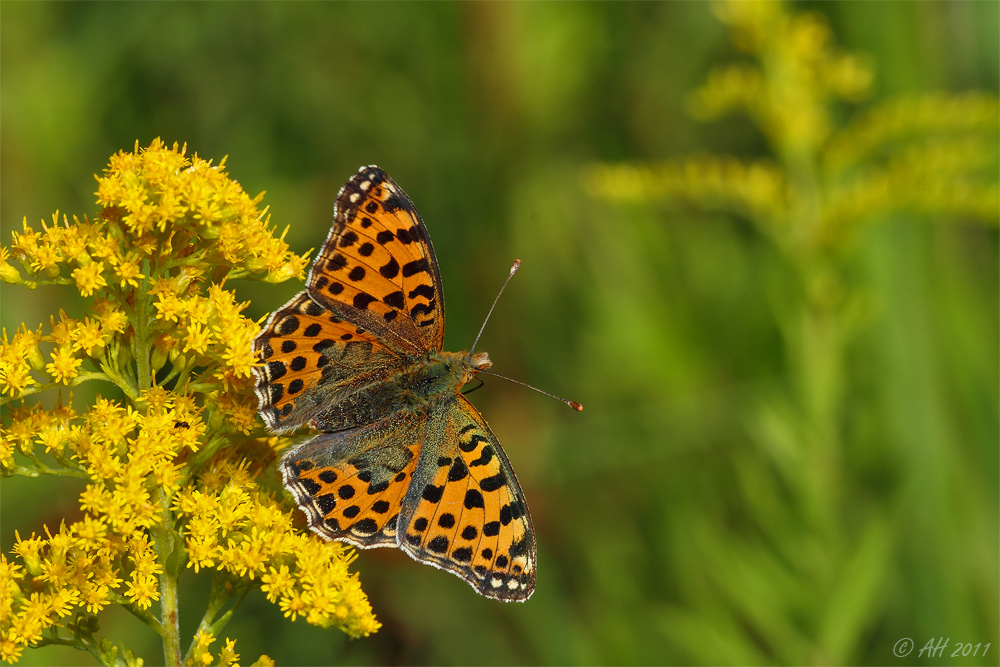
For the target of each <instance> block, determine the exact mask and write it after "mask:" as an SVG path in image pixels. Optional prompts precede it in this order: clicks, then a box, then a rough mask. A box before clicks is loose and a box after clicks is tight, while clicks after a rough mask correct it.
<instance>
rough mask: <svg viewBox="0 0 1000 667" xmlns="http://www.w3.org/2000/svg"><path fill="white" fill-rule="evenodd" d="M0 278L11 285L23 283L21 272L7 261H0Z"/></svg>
mask: <svg viewBox="0 0 1000 667" xmlns="http://www.w3.org/2000/svg"><path fill="white" fill-rule="evenodd" d="M0 280H2V281H3V282H5V283H9V284H11V285H21V284H22V283H24V278H22V277H21V272H20V271H18V270H17V269H16V268H14V267H13V266H11V265H10V264H8V263H7V262H0Z"/></svg>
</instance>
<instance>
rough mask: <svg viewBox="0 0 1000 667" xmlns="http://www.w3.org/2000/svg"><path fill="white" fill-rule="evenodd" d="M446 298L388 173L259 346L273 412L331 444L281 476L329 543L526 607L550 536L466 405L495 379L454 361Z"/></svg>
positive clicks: (265, 407) (427, 243)
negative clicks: (383, 553)
mask: <svg viewBox="0 0 1000 667" xmlns="http://www.w3.org/2000/svg"><path fill="white" fill-rule="evenodd" d="M443 342H444V294H443V292H442V287H441V276H440V274H439V272H438V264H437V259H436V258H435V256H434V248H433V247H432V246H431V240H430V237H429V236H428V234H427V229H426V228H425V227H424V223H423V221H422V220H421V219H420V216H419V215H418V214H417V211H416V209H415V208H414V206H413V203H412V202H411V201H410V199H409V197H407V196H406V193H404V192H403V190H402V189H401V188H400V187H399V186H398V185H396V184H395V183H394V182H393V181H392V179H390V178H389V176H387V175H386V173H385V172H384V171H382V170H381V169H379V168H378V167H375V166H369V167H363V168H361V169H360V170H358V172H357V173H356V174H354V176H352V177H351V179H350V180H349V181H347V183H346V184H345V185H344V187H343V188H341V190H340V192H339V193H338V194H337V200H336V203H335V205H334V214H333V227H332V229H331V230H330V234H329V236H328V237H327V239H326V242H325V243H324V244H323V248H322V249H321V251H320V253H319V255H318V256H317V257H316V259H315V261H314V262H313V265H312V267H311V269H310V270H309V277H308V279H307V281H306V288H305V290H304V291H303V292H300V293H299V294H297V295H296V296H295V297H294V298H293V299H292V300H291V301H289V302H288V303H286V304H285V305H284V306H282V307H281V308H280V309H278V310H277V311H275V312H274V313H273V314H272V315H271V317H270V319H268V321H267V324H266V325H265V327H264V329H263V331H262V332H261V333H260V334H259V335H258V336H257V338H256V339H255V340H254V352H255V353H256V354H257V356H258V359H259V360H260V362H261V363H260V365H259V366H258V367H256V368H255V369H254V373H255V374H256V377H257V386H256V393H257V397H258V399H259V401H260V407H259V412H260V415H261V417H262V418H263V419H264V422H265V423H266V424H267V426H268V427H269V428H270V429H271V430H272V431H274V432H284V431H289V430H291V429H295V428H297V427H300V426H303V425H308V426H310V427H312V428H313V429H316V430H317V431H320V433H319V434H318V435H316V436H315V437H313V438H312V439H311V440H309V441H307V442H305V443H303V444H301V445H299V446H298V447H295V448H294V449H292V450H291V451H289V452H288V453H287V454H286V455H285V456H284V457H283V458H282V460H281V462H280V463H279V469H280V471H281V475H282V478H283V480H284V484H285V487H286V488H287V489H288V490H289V491H290V492H291V494H292V496H294V498H295V501H296V503H297V504H298V506H299V507H300V508H301V509H302V511H303V512H304V513H305V515H306V517H307V518H308V522H309V527H310V528H311V529H312V530H313V531H314V532H316V533H318V534H319V535H321V536H322V537H324V538H326V539H328V540H342V541H344V542H348V543H350V544H353V545H355V546H358V547H361V548H371V547H399V548H400V549H402V550H403V551H405V552H406V553H408V554H409V555H410V556H412V557H413V558H414V559H416V560H417V561H420V562H422V563H427V564H430V565H433V566H435V567H438V568H440V569H442V570H446V571H448V572H451V573H453V574H456V575H458V576H459V577H461V578H463V579H464V580H465V581H466V582H468V583H469V584H471V585H472V587H473V588H475V589H476V591H477V592H479V593H481V594H482V595H484V596H486V597H490V598H495V599H499V600H504V601H511V600H518V601H524V600H527V599H528V597H530V596H531V594H532V592H533V591H534V588H535V537H534V531H533V528H532V525H531V517H530V516H529V514H528V507H527V505H526V503H525V500H524V494H523V493H522V492H521V488H520V486H519V485H518V483H517V478H516V477H515V476H514V471H513V470H512V469H511V465H510V462H509V461H508V460H507V456H506V455H505V454H504V451H503V449H502V448H501V447H500V443H499V441H498V440H497V438H496V436H495V435H493V432H492V431H491V430H490V428H489V426H487V424H486V421H485V420H484V419H483V417H482V415H480V414H479V411H478V410H476V408H475V407H473V405H472V404H471V403H470V402H469V401H468V399H466V397H465V396H464V395H462V393H461V389H462V387H463V386H464V385H465V384H466V383H467V382H469V381H470V380H471V379H473V378H474V377H475V376H476V374H477V373H478V372H479V371H482V370H486V369H487V368H489V367H490V366H491V365H492V362H491V361H490V360H489V356H488V355H487V354H486V353H484V352H477V353H474V354H470V353H465V352H457V353H454V352H444V351H442V349H441V347H442V343H443Z"/></svg>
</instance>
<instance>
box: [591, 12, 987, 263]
mask: <svg viewBox="0 0 1000 667" xmlns="http://www.w3.org/2000/svg"><path fill="white" fill-rule="evenodd" d="M716 9H717V13H718V14H719V16H720V18H722V20H723V21H725V22H727V23H728V24H729V25H730V26H732V29H733V40H734V42H735V43H736V45H737V46H738V47H739V48H741V49H743V50H744V51H746V52H748V53H750V54H751V55H753V56H754V57H755V58H756V60H757V61H758V64H738V65H732V66H728V67H724V68H721V69H717V70H715V71H713V72H712V73H710V74H709V77H708V80H707V82H706V83H705V84H704V85H703V86H701V87H700V88H699V89H697V90H696V91H695V92H694V93H693V94H692V95H691V96H690V98H689V99H688V110H689V111H690V112H691V114H692V115H693V116H694V117H695V118H696V119H699V120H705V121H707V120H712V119H715V118H717V117H719V116H721V115H723V114H725V113H729V112H733V111H743V112H746V113H747V114H749V116H750V117H751V118H752V119H753V120H754V122H755V123H756V124H757V125H758V126H759V127H760V128H761V130H762V131H763V132H764V134H765V136H766V137H767V138H768V139H769V141H770V143H771V146H772V149H773V152H774V157H775V160H774V161H771V160H757V161H750V162H747V161H743V160H737V159H735V158H728V157H717V156H705V155H701V156H693V157H688V158H682V159H679V160H675V161H667V162H663V163H660V164H624V165H607V164H598V165H592V166H590V167H588V168H587V169H586V170H585V171H584V173H583V178H584V185H585V187H586V189H587V191H588V192H589V193H590V194H591V195H592V196H594V197H596V198H599V199H605V200H608V201H616V202H638V203H642V202H652V201H668V202H677V203H683V204H691V205H694V206H699V207H703V208H709V209H714V210H723V211H728V212H732V213H735V214H738V215H742V216H744V217H746V218H748V219H750V220H751V221H753V222H754V223H756V224H757V225H758V226H759V227H760V228H761V229H762V230H764V231H765V232H766V233H768V234H771V235H775V234H776V235H777V236H775V239H776V240H778V242H779V245H780V246H782V247H785V248H789V249H792V248H796V249H806V250H807V251H811V250H812V249H824V248H826V249H829V248H836V247H842V246H843V245H844V244H845V243H846V242H847V241H849V239H851V238H852V236H853V233H854V231H855V230H856V229H857V228H858V227H859V226H860V225H861V224H862V223H864V222H867V221H870V220H875V219H878V218H879V217H884V216H887V215H890V214H892V213H895V212H899V211H908V212H914V213H918V214H923V215H934V216H939V217H940V216H960V217H965V218H971V219H973V220H980V221H984V222H986V223H987V224H993V225H995V224H998V223H1000V215H998V211H1000V185H998V183H997V181H996V176H995V174H996V170H997V167H998V163H1000V151H998V150H997V128H998V125H997V121H998V119H1000V99H998V98H997V96H996V95H993V94H987V93H980V92H971V93H966V94H962V95H942V94H934V95H928V96H926V97H923V98H917V99H907V100H889V101H887V102H883V103H880V104H876V105H874V106H873V107H872V108H870V109H868V110H867V111H865V112H863V113H860V114H858V115H857V116H856V118H855V119H854V120H853V121H852V122H850V123H848V125H847V126H846V127H845V128H838V127H836V126H835V125H834V123H833V121H832V118H833V114H832V113H831V102H833V101H834V100H836V99H840V100H846V101H848V102H857V101H860V100H862V99H864V98H865V97H866V96H867V94H868V92H869V91H870V89H871V85H872V82H873V79H874V68H873V66H872V65H870V64H868V63H867V61H866V59H865V58H863V57H860V56H857V55H853V54H849V53H843V52H840V51H838V50H837V49H836V48H835V47H834V46H833V44H832V41H833V40H832V33H831V31H830V27H829V25H828V24H827V23H826V21H825V19H823V17H822V16H821V15H819V14H815V13H801V14H791V13H788V12H787V11H786V8H785V5H784V4H783V3H781V2H722V3H719V4H717V5H716Z"/></svg>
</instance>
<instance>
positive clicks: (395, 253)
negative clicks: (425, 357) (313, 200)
mask: <svg viewBox="0 0 1000 667" xmlns="http://www.w3.org/2000/svg"><path fill="white" fill-rule="evenodd" d="M306 284H307V289H308V290H309V293H310V294H311V295H312V297H313V298H314V299H315V300H317V301H319V302H320V303H323V304H325V305H326V306H327V307H329V308H330V309H331V310H334V311H335V312H339V313H342V314H343V315H344V317H345V318H346V319H349V320H351V321H354V322H357V323H359V324H362V325H364V326H366V327H367V328H369V329H371V330H372V331H373V332H376V334H377V335H378V336H379V338H380V339H382V340H383V341H384V342H385V343H386V344H387V345H389V346H391V347H393V348H395V349H397V350H399V351H400V352H401V353H411V354H412V353H417V354H419V353H422V352H425V351H427V350H440V349H441V344H442V343H443V342H444V294H443V292H442V290H441V277H440V275H439V274H438V269H437V260H436V259H435V257H434V249H433V247H432V246H431V241H430V237H429V236H428V235H427V230H426V229H425V227H424V223H423V221H421V219H420V216H419V215H418V214H417V210H416V208H414V206H413V202H411V201H410V198H409V197H407V196H406V193H405V192H403V190H402V188H400V187H399V186H398V185H396V184H395V183H394V182H393V181H392V179H390V178H389V177H388V176H387V175H386V173H385V172H384V171H382V170H381V169H379V168H378V167H374V166H370V167H362V168H361V169H360V170H358V172H357V173H356V174H354V176H352V177H351V179H350V180H349V181H348V182H347V183H346V184H345V185H344V187H343V188H341V190H340V193H339V194H338V195H337V202H336V204H335V206H334V219H333V228H332V229H331V230H330V235H329V237H328V238H327V240H326V243H325V244H324V245H323V248H322V250H321V251H320V254H319V256H318V257H317V258H316V261H315V262H314V263H313V266H312V269H311V270H310V272H309V279H308V281H307V283H306Z"/></svg>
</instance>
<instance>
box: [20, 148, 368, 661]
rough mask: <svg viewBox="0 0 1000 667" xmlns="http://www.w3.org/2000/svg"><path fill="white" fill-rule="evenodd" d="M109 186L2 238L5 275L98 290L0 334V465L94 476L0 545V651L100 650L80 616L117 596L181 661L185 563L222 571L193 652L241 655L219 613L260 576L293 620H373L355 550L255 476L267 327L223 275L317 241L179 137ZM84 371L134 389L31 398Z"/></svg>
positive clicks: (105, 644) (121, 166) (272, 263)
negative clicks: (258, 388) (291, 230)
mask: <svg viewBox="0 0 1000 667" xmlns="http://www.w3.org/2000/svg"><path fill="white" fill-rule="evenodd" d="M97 195H98V202H99V204H101V205H102V207H103V209H102V211H101V214H100V216H99V218H98V219H97V221H96V222H92V221H91V220H90V219H89V218H86V217H85V218H84V219H83V220H80V219H79V218H77V217H73V218H72V220H70V219H69V218H68V217H66V216H62V217H61V218H60V216H59V215H58V214H56V215H55V216H53V220H52V223H51V224H44V223H43V225H42V231H40V232H38V231H35V230H34V229H32V228H31V227H30V226H29V225H28V224H27V223H25V224H24V225H23V229H22V231H20V232H15V233H14V235H13V243H12V245H11V246H10V248H9V249H8V248H0V278H2V279H3V281H4V282H7V283H10V284H20V285H24V286H27V287H30V288H34V287H37V286H39V285H54V284H58V285H67V286H75V288H76V290H77V291H78V292H79V293H80V295H81V296H82V297H84V298H85V299H86V300H87V307H86V308H87V312H86V314H85V315H84V316H83V317H82V318H79V319H78V318H74V317H70V316H69V315H67V314H66V313H65V312H63V311H60V312H59V314H58V317H55V316H54V317H51V318H50V320H49V323H48V324H47V325H46V326H44V327H43V326H39V327H37V328H32V327H29V326H27V325H23V324H22V325H21V326H20V327H19V328H18V329H17V330H16V331H15V332H13V334H12V335H9V334H8V332H7V331H6V330H4V331H3V332H2V337H0V405H2V406H3V412H2V415H0V416H2V429H0V474H2V475H3V476H5V477H6V476H10V475H24V476H29V477H37V476H39V475H59V476H64V477H76V478H80V479H82V480H84V481H85V484H86V486H85V488H84V490H83V491H82V493H80V496H79V505H80V508H81V510H82V512H83V517H82V518H81V519H80V520H79V521H75V522H71V523H70V524H69V525H67V523H66V522H63V523H62V524H61V525H60V527H59V529H58V530H56V531H53V530H50V528H48V527H44V530H43V532H44V535H45V537H36V536H35V535H34V534H32V536H31V537H30V538H28V539H23V540H22V539H20V538H18V542H17V544H16V545H15V546H14V549H13V553H12V555H11V556H10V557H8V555H0V598H2V600H0V659H2V660H5V661H7V662H14V661H16V660H17V659H18V658H19V657H20V655H21V654H22V652H23V649H24V647H26V646H36V645H44V644H46V643H63V644H71V645H75V646H77V647H78V648H82V649H86V650H89V651H90V652H91V653H92V654H93V655H94V656H95V658H97V659H98V660H99V661H100V662H102V663H104V664H108V662H109V661H111V660H112V655H117V653H116V652H117V651H118V648H117V647H116V646H115V645H114V642H111V641H110V640H108V639H106V638H105V639H103V640H101V641H97V640H95V639H94V638H93V637H92V636H91V635H92V633H93V632H94V631H96V622H90V621H88V620H87V619H88V618H91V617H92V615H94V614H97V613H98V612H100V611H101V610H102V609H104V608H105V607H106V606H108V605H111V604H118V605H122V606H124V607H125V608H126V609H128V610H129V611H130V612H132V613H133V614H134V615H136V616H137V617H138V618H139V619H140V620H142V621H143V622H145V623H147V624H148V625H149V626H150V627H152V628H153V629H154V630H155V631H156V632H157V633H159V634H160V635H161V637H162V639H163V642H164V651H165V656H166V658H167V662H168V663H169V664H171V665H180V664H181V663H182V658H181V651H180V646H179V635H178V633H179V630H178V625H177V616H178V599H177V578H178V576H179V575H180V574H181V573H182V572H184V571H186V570H187V569H188V568H191V569H193V570H195V571H198V570H200V569H211V570H213V571H214V573H215V577H216V579H217V580H218V581H219V582H220V583H219V586H218V587H216V586H214V585H213V592H212V595H211V596H210V603H209V611H207V612H206V615H205V617H204V619H203V627H201V628H199V634H198V635H197V637H196V638H195V639H194V640H193V641H192V644H191V649H190V650H189V651H188V658H187V662H188V664H192V665H194V664H197V665H202V664H226V665H230V664H236V663H237V661H238V659H239V656H238V655H237V654H236V652H235V646H234V643H233V642H231V641H229V640H227V643H226V645H225V646H224V647H223V648H222V650H221V652H220V653H219V654H217V655H215V656H213V655H212V654H211V653H210V652H208V650H207V646H208V644H209V643H211V641H212V640H213V639H214V633H218V632H219V630H220V629H221V627H222V626H223V625H224V624H225V622H226V621H227V620H228V618H229V614H231V610H230V612H227V613H226V614H223V615H222V616H221V617H219V618H216V616H218V614H219V610H220V609H222V608H223V607H225V606H227V605H229V604H230V601H231V600H232V599H233V598H234V597H235V596H236V595H238V594H241V593H245V592H246V591H247V590H249V589H250V588H253V587H260V588H262V589H264V591H265V593H266V594H267V595H268V598H269V599H271V600H272V601H273V602H275V603H277V604H279V605H280V606H281V608H282V609H284V610H285V612H286V615H287V616H290V617H291V618H292V619H293V620H294V619H295V618H297V617H299V616H301V617H303V618H305V619H306V620H307V621H308V622H310V623H314V624H317V625H321V626H323V627H337V628H340V629H342V630H343V631H345V632H347V633H348V634H350V635H351V636H363V635H367V634H369V633H371V632H374V631H376V630H377V629H378V627H379V623H378V622H377V621H376V620H375V617H374V615H373V614H372V610H371V607H370V605H369V604H368V600H367V598H366V596H365V594H364V592H362V590H361V588H360V585H359V584H358V580H357V576H356V575H352V574H351V573H350V572H349V571H348V567H349V565H350V563H351V562H352V560H353V558H354V556H353V552H352V551H351V550H350V549H348V548H346V547H343V546H342V545H340V544H329V543H326V542H323V541H322V540H320V539H318V538H316V537H315V536H312V535H311V534H309V533H307V532H306V533H303V532H302V531H301V530H300V529H296V528H295V527H294V526H293V523H292V520H291V516H292V514H291V511H290V510H286V509H284V508H283V507H282V505H281V498H280V497H278V498H276V497H274V496H273V495H272V493H273V492H271V491H269V490H267V489H264V488H262V487H260V486H259V485H258V483H257V481H256V477H257V475H259V474H260V473H261V472H262V471H263V470H264V469H265V468H266V467H267V466H268V465H269V464H270V463H272V462H273V461H274V459H275V458H276V451H277V448H278V446H279V443H280V442H281V441H280V440H279V439H277V438H271V437H253V436H254V432H255V430H256V429H257V428H258V426H257V420H256V409H257V400H256V397H255V396H254V394H253V390H252V389H253V382H252V372H251V371H252V368H253V366H254V364H255V363H256V359H255V357H254V354H253V351H252V341H253V338H254V337H255V336H256V335H257V333H258V331H259V327H258V325H257V323H255V322H254V321H252V320H250V319H247V318H246V317H244V316H243V315H242V312H243V311H244V310H245V308H246V307H247V305H248V304H247V303H245V302H242V303H241V302H239V301H238V300H237V299H236V296H235V294H234V293H233V292H232V291H229V290H226V289H225V288H224V287H223V285H224V283H225V281H227V280H228V279H230V278H235V277H248V278H256V279H260V280H268V281H280V280H284V279H287V278H289V277H292V276H302V274H303V273H304V268H305V265H306V259H305V257H304V256H298V255H295V254H293V253H291V252H290V251H289V250H288V246H287V245H286V244H285V243H284V241H283V240H282V239H281V238H278V237H275V236H274V235H273V233H272V232H273V230H270V229H269V228H268V222H267V217H266V213H262V212H260V211H258V209H257V204H258V203H259V201H260V197H257V198H251V197H249V196H248V195H246V193H244V192H243V190H242V188H240V186H239V184H238V183H236V182H235V181H233V180H231V179H230V178H229V177H228V176H227V175H226V173H225V171H224V170H223V169H222V165H221V164H220V165H219V166H217V167H216V166H213V165H212V164H211V163H210V162H207V161H205V160H201V159H200V158H198V157H197V156H195V157H188V156H187V155H186V151H185V149H183V148H179V147H178V146H177V145H176V144H175V145H174V146H173V147H172V148H170V147H167V146H166V145H164V144H163V143H162V142H160V141H159V140H157V141H154V142H153V143H152V145H150V146H149V147H148V148H147V149H145V150H141V151H140V150H138V147H137V149H136V151H135V152H134V153H125V152H122V153H119V154H117V155H115V156H113V157H112V159H111V164H110V165H109V167H108V168H107V169H106V171H105V173H104V175H103V176H102V177H99V178H98V193H97ZM13 262H19V263H20V268H15V267H14V266H13V264H12V263H13ZM89 380H102V381H105V382H111V383H113V384H114V385H116V386H117V388H118V389H120V390H121V392H122V395H123V396H124V400H123V401H116V400H109V399H104V398H100V397H98V398H97V400H96V401H95V402H94V404H93V405H91V406H89V408H88V409H87V410H86V411H85V412H77V411H76V410H75V409H74V408H73V407H72V395H70V397H69V400H70V403H69V404H68V405H64V404H63V398H62V396H60V399H59V400H58V401H57V405H56V407H54V408H51V409H44V408H43V407H42V406H41V405H40V404H39V403H37V402H32V401H33V399H31V397H32V396H33V395H34V394H37V393H39V392H42V391H45V390H47V389H52V388H59V387H75V386H78V385H80V384H81V383H83V382H86V381H89ZM12 401H18V402H19V403H14V404H12ZM258 435H262V434H259V433H258ZM247 461H252V462H253V463H252V464H250V463H247ZM15 557H16V559H19V562H15ZM185 565H186V567H185ZM275 577H278V579H275ZM154 603H156V604H157V606H158V608H159V614H160V617H159V618H157V617H154V616H153V613H154V612H155V611H156V609H157V607H156V606H154ZM70 615H75V617H74V619H73V620H67V619H66V617H67V616H70ZM125 655H126V656H128V655H130V654H129V653H128V652H127V651H126V654H125ZM133 657H134V656H133ZM129 659H131V658H129ZM134 662H137V663H138V662H141V661H134ZM258 664H262V665H263V664H273V663H272V662H270V661H269V659H268V658H267V657H266V656H263V657H262V658H261V661H260V662H259V663H258Z"/></svg>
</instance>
